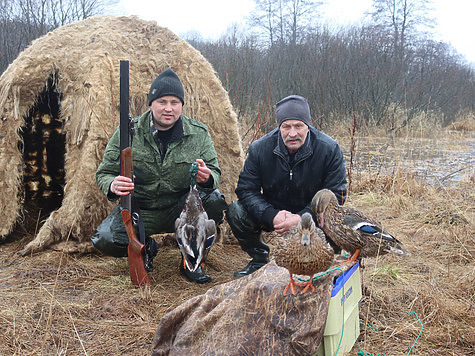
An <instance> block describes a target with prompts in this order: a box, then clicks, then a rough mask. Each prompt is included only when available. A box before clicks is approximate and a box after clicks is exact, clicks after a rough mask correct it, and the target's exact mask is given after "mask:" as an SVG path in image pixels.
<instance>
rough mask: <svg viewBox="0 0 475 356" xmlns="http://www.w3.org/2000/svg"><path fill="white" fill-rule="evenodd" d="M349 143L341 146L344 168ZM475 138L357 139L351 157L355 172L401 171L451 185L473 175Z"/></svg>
mask: <svg viewBox="0 0 475 356" xmlns="http://www.w3.org/2000/svg"><path fill="white" fill-rule="evenodd" d="M349 146H350V145H349V144H346V143H345V144H343V145H342V148H343V150H344V155H345V160H346V164H347V166H348V165H349V160H350V150H349ZM474 157H475V136H474V135H473V134H471V133H468V134H461V133H448V134H447V135H446V136H444V137H438V138H413V137H405V138H390V137H377V138H375V137H358V138H357V141H356V150H355V154H354V158H353V169H354V171H356V172H379V173H385V174H391V173H393V172H394V171H395V170H396V169H398V168H402V169H404V170H407V171H409V172H412V173H415V174H416V175H417V176H418V177H420V178H422V179H423V180H424V181H426V182H427V183H430V184H437V185H441V184H442V185H445V186H447V185H454V184H455V183H457V182H459V181H460V180H461V179H462V178H463V177H464V176H473V175H474V174H475V168H474V165H475V159H474Z"/></svg>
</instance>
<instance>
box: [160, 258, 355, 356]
mask: <svg viewBox="0 0 475 356" xmlns="http://www.w3.org/2000/svg"><path fill="white" fill-rule="evenodd" d="M345 269H346V268H345ZM339 274H340V273H339V272H338V271H334V272H332V273H329V274H327V275H325V276H322V277H319V278H317V279H315V280H314V282H313V285H314V287H315V291H314V292H307V293H305V294H300V293H299V294H297V295H295V296H294V295H292V294H290V295H287V296H284V295H283V290H284V288H285V286H286V285H287V284H288V282H289V273H288V272H287V270H286V269H285V268H282V267H279V266H277V265H276V264H275V263H274V262H270V263H268V264H267V265H266V266H264V267H263V268H261V269H260V270H259V271H257V272H255V273H253V274H251V275H250V276H247V277H244V278H240V279H237V280H234V281H231V282H228V283H225V284H222V285H218V286H215V287H213V288H211V289H209V290H208V291H207V292H206V293H205V294H203V295H199V296H196V297H194V298H192V299H189V300H188V301H186V302H185V303H183V304H182V305H180V306H179V307H177V308H176V309H174V310H172V311H171V312H169V313H168V314H166V315H165V316H164V317H163V318H162V319H161V320H160V323H159V325H158V329H157V331H156V333H155V337H154V339H153V343H152V355H154V356H155V355H226V356H232V355H239V356H242V355H253V356H254V355H311V354H314V353H315V352H316V351H317V349H318V347H319V345H320V342H321V340H322V337H323V331H324V328H325V322H326V319H327V314H328V306H329V303H330V297H331V292H332V289H333V279H334V277H335V276H337V275H339ZM302 278H303V276H302ZM307 278H308V277H307ZM296 281H297V280H296ZM297 282H298V281H297Z"/></svg>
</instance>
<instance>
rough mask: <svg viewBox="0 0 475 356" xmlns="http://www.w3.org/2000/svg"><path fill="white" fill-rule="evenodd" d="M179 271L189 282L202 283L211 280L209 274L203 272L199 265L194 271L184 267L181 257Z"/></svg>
mask: <svg viewBox="0 0 475 356" xmlns="http://www.w3.org/2000/svg"><path fill="white" fill-rule="evenodd" d="M180 273H181V274H182V275H184V276H185V277H186V278H187V279H188V280H189V281H190V282H194V283H198V284H204V283H209V282H211V277H210V276H209V274H205V273H203V270H202V269H201V266H200V267H198V268H197V269H196V271H194V272H191V271H190V270H189V269H188V268H185V265H184V262H183V259H182V260H181V263H180Z"/></svg>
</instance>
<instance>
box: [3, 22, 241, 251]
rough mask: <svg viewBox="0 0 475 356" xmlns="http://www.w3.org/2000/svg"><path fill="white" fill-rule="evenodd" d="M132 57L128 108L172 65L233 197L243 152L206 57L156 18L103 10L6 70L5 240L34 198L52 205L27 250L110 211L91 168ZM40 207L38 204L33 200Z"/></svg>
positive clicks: (84, 236)
mask: <svg viewBox="0 0 475 356" xmlns="http://www.w3.org/2000/svg"><path fill="white" fill-rule="evenodd" d="M121 59H125V60H129V61H130V111H131V115H133V116H134V115H138V114H139V113H141V112H143V111H144V110H146V109H148V107H147V106H146V105H147V101H146V96H147V93H148V90H149V88H150V84H151V82H152V81H153V79H154V78H155V77H156V76H157V75H158V74H159V73H160V72H161V71H162V70H164V69H166V68H167V67H168V66H170V67H171V68H173V70H174V71H175V72H176V73H177V74H178V75H179V77H180V78H181V80H182V82H183V86H184V88H185V107H184V113H185V114H186V115H188V116H190V117H193V118H195V119H197V120H200V121H202V122H203V123H205V124H207V125H208V127H209V129H210V133H211V136H212V137H213V139H214V142H215V146H216V150H217V152H218V159H219V162H220V167H221V170H222V172H223V175H222V181H221V185H220V189H221V191H222V192H223V193H224V194H225V196H226V199H227V200H228V202H230V200H231V199H233V197H234V187H235V183H236V181H237V177H238V174H239V170H240V168H241V164H242V161H243V152H242V146H241V140H240V136H239V133H238V127H237V119H236V114H235V113H234V111H233V109H232V107H231V104H230V101H229V98H228V95H227V93H226V91H225V90H224V89H223V87H222V85H221V83H220V81H219V79H218V78H217V77H216V74H215V72H214V70H213V68H212V67H211V65H210V64H209V63H208V61H207V60H206V59H205V58H204V57H203V56H202V55H201V54H200V53H199V52H198V51H197V50H195V49H194V48H193V47H191V46H190V45H189V44H188V43H187V42H185V41H184V40H182V39H180V38H178V37H177V36H176V35H174V34H173V33H172V32H171V31H169V30H168V29H166V28H162V27H159V26H157V25H156V23H155V22H148V21H143V20H140V19H138V18H136V17H114V16H100V17H93V18H89V19H87V20H84V21H80V22H76V23H73V24H70V25H67V26H64V27H61V28H58V29H56V30H54V31H52V32H50V33H48V34H47V35H45V36H44V37H42V38H39V39H37V40H36V41H34V42H33V43H32V45H31V46H30V47H29V48H27V49H26V50H25V51H23V52H22V53H21V54H20V55H19V56H18V58H17V59H16V60H15V61H14V62H13V63H12V64H11V65H10V66H9V67H8V69H7V70H6V71H5V72H4V73H3V75H2V76H1V77H0V108H1V110H2V112H1V114H0V118H1V119H0V167H2V169H1V171H0V187H1V190H2V194H1V196H0V221H1V226H0V240H4V239H5V238H6V237H7V236H8V235H10V234H11V233H12V231H13V230H14V228H15V227H16V226H18V225H21V224H22V222H24V221H25V219H26V218H27V216H28V214H30V213H31V211H33V210H32V209H28V207H29V206H31V205H32V204H33V203H34V204H35V207H36V208H37V209H41V210H40V211H42V212H43V214H44V212H45V211H46V212H47V215H46V216H45V218H46V220H45V221H44V224H43V225H42V226H41V228H40V229H39V231H38V233H37V235H36V237H35V238H34V240H33V241H31V242H30V243H29V244H28V245H27V246H26V248H25V249H24V251H23V252H30V251H35V250H40V249H42V248H44V247H46V246H47V245H50V244H51V243H53V242H56V241H60V240H65V239H66V238H68V237H69V236H71V237H72V238H75V239H77V240H79V241H87V240H88V239H89V238H90V237H91V236H92V234H93V233H94V229H95V227H96V226H97V225H98V224H99V223H100V222H101V221H102V219H103V218H104V217H105V216H106V215H107V214H108V213H109V211H110V210H111V208H112V207H113V205H112V204H111V203H109V202H108V201H107V200H106V198H105V197H104V195H103V194H102V193H101V192H100V191H99V189H98V188H97V187H96V184H95V171H96V169H97V166H98V165H99V163H100V161H101V160H102V154H103V151H104V149H105V146H106V144H107V142H108V140H109V137H110V136H111V135H112V133H113V131H114V128H115V127H116V126H117V125H118V122H119V66H120V60H121ZM36 211H38V210H36Z"/></svg>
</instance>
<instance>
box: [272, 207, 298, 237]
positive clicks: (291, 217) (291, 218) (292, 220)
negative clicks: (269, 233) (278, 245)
mask: <svg viewBox="0 0 475 356" xmlns="http://www.w3.org/2000/svg"><path fill="white" fill-rule="evenodd" d="M300 220H301V217H300V215H298V214H292V213H291V212H290V211H287V210H281V211H279V212H278V213H277V215H276V216H275V217H274V229H275V232H276V233H278V234H280V235H283V234H285V233H287V232H288V231H289V230H290V229H291V228H292V227H294V226H295V225H297V224H298V223H299V221H300Z"/></svg>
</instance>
